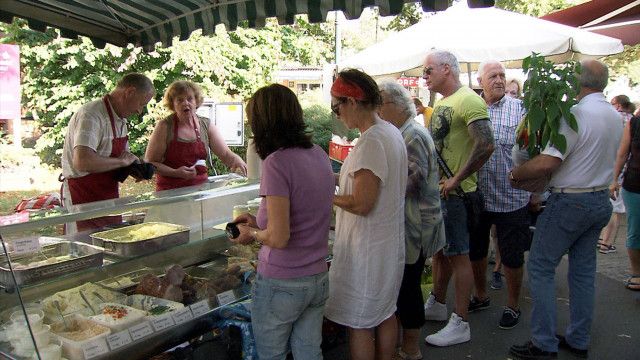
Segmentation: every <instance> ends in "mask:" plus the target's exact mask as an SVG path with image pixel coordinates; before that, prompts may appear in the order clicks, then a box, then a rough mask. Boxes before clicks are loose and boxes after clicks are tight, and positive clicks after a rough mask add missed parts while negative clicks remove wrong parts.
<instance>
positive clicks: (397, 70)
mask: <svg viewBox="0 0 640 360" xmlns="http://www.w3.org/2000/svg"><path fill="white" fill-rule="evenodd" d="M431 49H442V50H448V51H451V52H452V53H453V54H455V55H456V57H457V58H458V61H459V62H460V63H467V64H472V63H475V64H477V63H479V62H482V61H484V60H490V59H496V60H500V61H504V62H506V63H507V64H506V65H507V66H508V67H512V68H514V67H521V60H522V59H524V58H525V57H527V56H529V55H531V52H536V53H540V54H541V55H544V56H546V57H548V58H550V59H551V60H553V61H556V62H562V61H566V60H569V59H581V58H584V57H600V56H605V55H610V54H615V53H619V52H622V51H623V46H622V43H621V42H620V40H618V39H614V38H611V37H607V36H604V35H599V34H594V33H591V32H588V31H585V30H581V29H577V28H574V27H570V26H566V25H561V24H557V23H554V22H551V21H546V20H541V19H538V18H534V17H531V16H527V15H522V14H518V13H514V12H510V11H506V10H501V9H496V8H483V9H469V8H465V7H452V8H449V9H447V10H446V11H443V12H440V13H437V14H436V15H434V16H432V17H429V18H427V19H425V20H422V21H421V22H419V23H417V24H415V25H413V26H411V27H409V28H407V29H405V30H402V31H400V32H398V33H395V34H392V35H391V36H389V37H388V38H387V39H385V40H384V41H382V42H380V43H377V44H375V45H373V46H371V47H369V48H367V49H365V50H363V51H361V52H359V53H358V54H356V55H354V56H352V57H350V58H348V59H345V60H344V61H342V62H341V63H340V64H338V67H339V68H340V69H343V68H348V67H354V68H360V69H362V70H363V71H365V72H366V73H368V74H370V75H373V76H381V75H399V74H402V73H404V74H405V75H413V76H420V75H421V70H422V63H423V61H424V58H425V56H426V54H427V53H428V52H429V50H431ZM467 70H469V71H470V70H471V69H470V67H468V69H467ZM463 71H464V69H463Z"/></svg>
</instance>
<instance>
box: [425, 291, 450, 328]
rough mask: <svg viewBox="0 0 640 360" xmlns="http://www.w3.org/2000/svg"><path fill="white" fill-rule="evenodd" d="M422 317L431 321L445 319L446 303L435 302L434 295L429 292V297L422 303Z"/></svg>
mask: <svg viewBox="0 0 640 360" xmlns="http://www.w3.org/2000/svg"><path fill="white" fill-rule="evenodd" d="M424 318H425V320H432V321H445V320H447V304H442V303H439V302H437V301H436V297H435V295H433V293H431V294H429V298H428V299H427V302H426V303H425V304H424Z"/></svg>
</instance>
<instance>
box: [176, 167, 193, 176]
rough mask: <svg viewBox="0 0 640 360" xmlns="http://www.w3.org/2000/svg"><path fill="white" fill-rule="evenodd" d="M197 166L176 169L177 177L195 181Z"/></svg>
mask: <svg viewBox="0 0 640 360" xmlns="http://www.w3.org/2000/svg"><path fill="white" fill-rule="evenodd" d="M196 174H197V172H196V167H195V166H180V167H179V168H177V169H176V177H178V178H181V179H193V178H195V177H196Z"/></svg>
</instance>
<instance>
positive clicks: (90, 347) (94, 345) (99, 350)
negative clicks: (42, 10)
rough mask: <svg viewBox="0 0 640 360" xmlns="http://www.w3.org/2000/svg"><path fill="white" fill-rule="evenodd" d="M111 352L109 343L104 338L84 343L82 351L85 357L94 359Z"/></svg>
mask: <svg viewBox="0 0 640 360" xmlns="http://www.w3.org/2000/svg"><path fill="white" fill-rule="evenodd" d="M108 352H109V348H108V347H107V343H106V342H105V341H104V339H98V340H94V341H91V342H88V343H86V344H84V345H82V353H83V354H84V358H85V359H93V358H94V357H98V356H100V355H104V354H106V353H108Z"/></svg>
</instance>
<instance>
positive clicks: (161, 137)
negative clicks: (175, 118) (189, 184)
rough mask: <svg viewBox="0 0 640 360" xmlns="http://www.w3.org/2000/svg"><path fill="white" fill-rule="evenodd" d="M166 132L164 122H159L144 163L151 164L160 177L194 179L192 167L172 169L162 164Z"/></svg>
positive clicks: (194, 171) (194, 170) (152, 134)
mask: <svg viewBox="0 0 640 360" xmlns="http://www.w3.org/2000/svg"><path fill="white" fill-rule="evenodd" d="M168 131H169V126H168V123H167V122H166V121H160V122H159V123H158V124H156V127H155V128H154V129H153V132H152V133H151V137H150V138H149V143H148V144H147V150H146V151H145V154H144V159H145V161H146V162H150V163H152V164H153V166H155V167H156V173H158V174H160V175H163V176H168V177H174V178H182V179H192V178H194V177H195V176H196V169H195V168H194V167H188V166H181V167H179V168H177V169H174V168H172V167H170V166H167V165H165V164H164V163H163V161H164V158H165V153H166V151H167V132H168Z"/></svg>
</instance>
